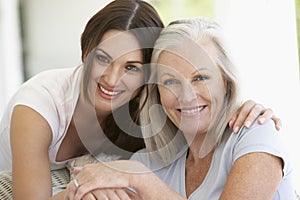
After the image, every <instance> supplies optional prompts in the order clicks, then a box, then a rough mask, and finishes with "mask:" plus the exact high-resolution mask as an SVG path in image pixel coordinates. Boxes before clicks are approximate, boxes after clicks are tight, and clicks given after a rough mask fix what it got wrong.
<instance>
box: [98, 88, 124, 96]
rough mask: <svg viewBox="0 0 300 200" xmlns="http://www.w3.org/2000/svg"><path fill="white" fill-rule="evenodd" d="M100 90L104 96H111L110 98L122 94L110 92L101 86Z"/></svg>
mask: <svg viewBox="0 0 300 200" xmlns="http://www.w3.org/2000/svg"><path fill="white" fill-rule="evenodd" d="M100 89H101V91H102V92H103V93H104V94H107V95H110V96H115V95H118V94H120V93H121V92H111V91H108V90H106V89H105V88H103V87H101V86H100Z"/></svg>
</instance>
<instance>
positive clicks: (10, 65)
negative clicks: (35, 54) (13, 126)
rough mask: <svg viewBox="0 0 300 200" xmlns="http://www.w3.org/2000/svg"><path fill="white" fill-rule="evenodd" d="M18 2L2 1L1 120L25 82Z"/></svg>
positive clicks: (0, 6) (0, 38)
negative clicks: (10, 100)
mask: <svg viewBox="0 0 300 200" xmlns="http://www.w3.org/2000/svg"><path fill="white" fill-rule="evenodd" d="M18 12H19V10H18V0H10V1H7V0H0V118H1V116H2V113H3V111H4V109H5V107H6V105H7V102H8V99H9V98H10V97H11V96H12V95H13V93H14V92H15V91H16V90H17V88H18V87H19V86H20V84H21V83H22V82H23V71H22V56H21V54H22V49H21V48H22V46H21V38H20V26H19V25H20V24H19V18H18Z"/></svg>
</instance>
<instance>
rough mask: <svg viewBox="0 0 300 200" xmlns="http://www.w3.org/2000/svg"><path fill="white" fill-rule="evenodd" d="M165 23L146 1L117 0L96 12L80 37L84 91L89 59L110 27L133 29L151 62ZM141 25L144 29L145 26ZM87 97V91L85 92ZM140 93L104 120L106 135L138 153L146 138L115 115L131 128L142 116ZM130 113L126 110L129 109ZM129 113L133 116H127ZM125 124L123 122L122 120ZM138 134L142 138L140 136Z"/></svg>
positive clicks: (145, 61)
mask: <svg viewBox="0 0 300 200" xmlns="http://www.w3.org/2000/svg"><path fill="white" fill-rule="evenodd" d="M163 26H164V25H163V22H162V20H161V18H160V16H159V15H158V13H157V12H156V10H155V9H154V8H153V7H152V6H151V5H150V4H149V3H147V2H145V1H141V0H115V1H112V2H111V3H109V4H108V5H106V6H105V7H104V8H103V9H101V10H100V11H99V12H97V13H96V14H95V15H94V16H93V17H92V18H91V19H90V20H89V21H88V23H87V25H86V27H85V29H84V32H83V33H82V36H81V51H82V55H81V59H82V61H83V63H84V65H85V66H84V75H83V92H84V93H85V92H86V91H87V87H88V82H89V74H90V71H91V67H92V66H91V64H90V63H89V62H90V58H89V57H93V50H94V49H95V47H96V46H97V45H99V43H100V41H101V38H102V37H103V35H104V34H105V33H106V32H107V31H108V30H111V29H115V30H120V31H129V30H130V31H131V32H132V33H133V34H134V35H135V36H136V38H137V40H138V41H139V43H140V46H141V47H142V49H141V50H142V53H143V62H144V63H145V64H147V63H150V60H151V54H152V50H153V45H154V42H155V41H156V39H157V38H158V36H159V33H160V30H161V29H162V28H163ZM141 28H145V29H142V30H141ZM144 69H145V81H147V80H148V78H149V75H150V67H149V66H148V67H145V68H144ZM84 95H85V96H86V95H87V94H84ZM139 95H140V94H138V95H137V97H135V98H133V99H132V100H131V101H130V102H128V103H127V104H125V105H123V106H122V107H121V108H118V109H116V110H113V112H112V114H111V115H110V116H108V117H107V119H106V121H105V123H104V127H103V130H104V133H105V135H106V136H107V137H108V138H109V139H110V140H111V141H112V142H113V143H114V144H116V145H117V146H119V147H120V148H122V149H124V150H126V151H130V152H135V151H136V150H138V149H140V148H143V147H144V141H143V138H142V137H141V134H140V131H141V130H140V128H134V129H132V130H131V131H133V132H135V133H134V135H136V136H137V137H134V136H131V135H128V134H127V133H125V132H124V131H123V129H121V128H120V127H119V126H118V125H117V123H116V120H115V118H114V116H116V115H118V116H123V119H124V120H125V121H126V123H128V124H127V126H128V127H137V126H134V123H138V116H139V109H138V104H139ZM126 106H127V107H129V114H128V109H124V107H126ZM126 111H127V113H124V112H126ZM128 116H130V119H128ZM122 123H123V124H124V121H123V122H122ZM138 135H139V136H140V137H138Z"/></svg>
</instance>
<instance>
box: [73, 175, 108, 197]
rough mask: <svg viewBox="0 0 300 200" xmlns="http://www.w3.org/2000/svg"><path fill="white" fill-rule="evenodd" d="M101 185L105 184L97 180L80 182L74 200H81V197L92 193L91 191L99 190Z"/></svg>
mask: <svg viewBox="0 0 300 200" xmlns="http://www.w3.org/2000/svg"><path fill="white" fill-rule="evenodd" d="M77 180H78V179H77ZM80 181H81V179H80ZM102 185H103V186H104V185H105V184H104V183H102V181H101V180H98V179H97V180H89V181H87V182H85V183H82V182H80V186H79V187H78V188H77V190H76V193H75V197H74V199H75V200H80V199H82V197H83V196H84V195H85V194H87V193H89V192H92V191H94V190H96V189H97V188H101V187H102Z"/></svg>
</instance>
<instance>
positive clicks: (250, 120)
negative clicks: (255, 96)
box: [243, 104, 272, 128]
mask: <svg viewBox="0 0 300 200" xmlns="http://www.w3.org/2000/svg"><path fill="white" fill-rule="evenodd" d="M264 114H265V115H264ZM271 116H272V110H271V109H265V108H264V107H263V106H262V105H261V104H255V105H254V106H253V107H252V109H251V110H250V111H249V113H248V116H247V117H246V119H245V120H244V123H243V124H244V125H245V127H246V128H250V127H251V126H252V125H253V124H254V122H255V121H256V120H257V119H258V120H259V121H260V122H261V123H263V122H264V121H265V120H266V119H270V118H271Z"/></svg>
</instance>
